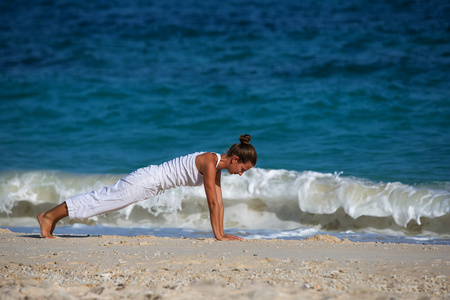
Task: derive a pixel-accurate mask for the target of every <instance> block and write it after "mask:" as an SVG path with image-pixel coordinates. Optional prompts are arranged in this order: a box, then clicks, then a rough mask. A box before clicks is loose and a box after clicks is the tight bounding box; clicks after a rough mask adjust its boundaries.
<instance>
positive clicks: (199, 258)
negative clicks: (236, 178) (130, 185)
mask: <svg viewBox="0 0 450 300" xmlns="http://www.w3.org/2000/svg"><path fill="white" fill-rule="evenodd" d="M449 254H450V246H448V245H414V244H389V243H388V244H384V243H383V244H382V243H374V242H371V243H360V242H350V241H348V240H346V239H342V240H340V239H338V238H336V237H333V236H329V235H316V236H313V237H310V238H307V239H305V240H295V241H293V240H243V241H236V242H218V241H216V240H215V239H210V238H198V239H188V238H167V237H154V236H147V235H145V236H144V235H141V236H134V237H125V236H113V235H107V236H106V235H105V236H82V235H61V236H58V238H56V239H52V240H48V239H43V238H40V236H39V235H38V234H22V233H15V232H11V231H9V230H8V229H0V255H1V260H0V268H1V270H2V272H1V273H0V278H1V279H0V299H24V298H25V297H27V299H41V298H46V299H63V298H66V299H71V298H76V299H124V298H128V297H131V298H132V299H211V298H214V299H229V298H238V299H275V298H283V299H298V298H299V297H304V298H308V299H354V298H367V299H389V298H396V299H419V298H424V297H425V298H430V299H450V291H449V285H450V282H449V276H450V256H449ZM8 297H9V298H8Z"/></svg>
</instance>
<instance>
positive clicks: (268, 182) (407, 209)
mask: <svg viewBox="0 0 450 300" xmlns="http://www.w3.org/2000/svg"><path fill="white" fill-rule="evenodd" d="M123 175H124V174H122V175H107V174H100V175H75V174H69V173H63V172H57V171H35V172H6V173H2V174H0V226H24V225H25V226H35V225H36V224H34V223H35V219H34V218H35V215H36V213H38V212H39V211H42V210H44V209H48V208H51V207H52V206H54V205H55V204H58V203H61V202H62V201H64V199H66V198H68V197H70V196H73V195H75V194H79V193H83V192H89V191H91V190H94V189H98V188H101V187H103V186H105V185H109V184H112V183H114V182H115V181H117V180H118V179H119V178H121V177H122V176H123ZM436 186H438V187H440V188H436ZM448 186H449V185H448V183H433V184H432V185H431V184H430V185H429V186H428V185H424V184H422V185H420V186H411V185H406V184H402V183H400V182H392V183H383V182H380V183H375V182H371V181H368V180H364V179H359V178H354V177H345V176H342V174H339V173H335V174H331V173H330V174H324V173H317V172H312V171H305V172H295V171H286V170H266V169H259V168H254V169H252V170H250V171H248V172H246V174H245V175H243V176H241V177H239V176H230V175H228V174H224V175H223V177H222V190H223V198H224V202H225V206H226V213H225V227H227V228H242V229H249V230H258V229H277V230H278V229H279V230H294V229H298V228H314V230H332V231H333V230H334V231H345V230H353V231H358V230H375V231H377V230H378V231H379V232H381V231H389V232H391V233H392V232H394V233H395V232H398V233H399V234H431V235H436V236H447V237H448V236H449V235H450V229H449V228H450V191H449V190H448ZM442 187H444V188H442ZM27 220H29V221H27ZM28 222H30V223H28ZM31 222H32V223H31ZM66 222H69V223H68V224H71V223H70V222H72V221H66ZM82 222H84V223H87V224H103V225H107V226H121V227H178V228H197V229H200V230H208V229H209V228H210V222H209V215H208V207H207V202H206V200H205V196H204V191H203V187H195V188H192V187H181V188H176V189H171V190H168V191H166V192H165V193H164V194H162V195H160V196H158V197H154V198H151V199H148V200H147V201H143V202H139V203H137V204H134V205H131V206H129V207H127V208H125V209H123V210H121V211H119V212H116V213H110V214H106V215H101V216H98V217H95V218H91V219H90V220H82ZM289 234H292V232H291V233H289Z"/></svg>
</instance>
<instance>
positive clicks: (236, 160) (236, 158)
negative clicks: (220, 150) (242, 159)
mask: <svg viewBox="0 0 450 300" xmlns="http://www.w3.org/2000/svg"><path fill="white" fill-rule="evenodd" d="M238 161H239V156H237V155H234V156H233V157H232V158H231V163H233V162H236V163H237V162H238Z"/></svg>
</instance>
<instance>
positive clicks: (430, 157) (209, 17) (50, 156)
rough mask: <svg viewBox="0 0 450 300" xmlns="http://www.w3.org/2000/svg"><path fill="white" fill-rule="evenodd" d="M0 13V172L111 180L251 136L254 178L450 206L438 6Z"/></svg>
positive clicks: (99, 4) (448, 102)
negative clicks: (325, 179)
mask: <svg viewBox="0 0 450 300" xmlns="http://www.w3.org/2000/svg"><path fill="white" fill-rule="evenodd" d="M0 11H1V20H2V21H1V22H0V154H1V155H0V170H1V171H4V172H10V171H12V172H29V171H37V172H44V171H45V170H57V171H62V172H67V173H74V174H108V173H112V174H124V173H128V172H131V171H133V170H134V169H136V168H139V167H142V166H146V165H148V164H156V163H158V164H159V163H162V162H164V161H166V160H168V159H171V158H173V157H175V156H178V155H183V154H187V153H191V152H195V151H217V152H223V151H225V150H227V149H228V147H229V146H230V145H231V144H232V143H235V142H237V138H238V136H239V135H240V134H242V133H249V134H251V135H252V137H253V140H252V142H253V144H254V145H255V147H256V149H257V151H258V155H259V158H258V165H257V166H258V167H259V168H262V169H276V170H280V169H285V170H293V171H297V172H303V171H305V170H306V171H308V170H311V171H315V172H320V173H333V172H343V174H342V176H350V177H354V178H359V179H361V180H366V179H367V180H369V181H371V182H374V183H377V182H386V183H389V182H401V183H403V184H407V185H409V186H413V187H416V186H421V187H422V186H425V187H426V188H432V189H438V190H443V191H445V192H446V193H448V192H449V191H450V188H449V185H450V183H449V182H450V18H448V16H450V3H449V2H448V1H440V0H431V1H406V0H405V1H395V2H392V1H371V2H361V1H331V0H330V1H269V0H265V1H226V2H223V1H173V0H169V1H159V2H154V1H153V2H150V1H125V0H117V1H103V0H92V1H88V2H86V1H83V2H73V1H66V0H54V1H50V0H49V1H43V0H42V1H32V2H30V1H0ZM74 192H77V190H76V191H74ZM3 193H4V195H2V197H3V198H5V199H6V198H7V199H10V196H8V195H9V194H8V192H3ZM8 197H9V198H8ZM3 198H2V199H3ZM22 200H27V201H28V200H29V199H22ZM0 201H3V202H6V201H8V200H0ZM33 201H34V200H33ZM55 201H56V200H55ZM442 201H443V204H442V207H443V208H442V207H441V210H440V211H441V212H443V213H444V214H447V216H448V206H449V204H448V203H449V201H450V200H449V199H448V198H445V197H444V198H443V200H442Z"/></svg>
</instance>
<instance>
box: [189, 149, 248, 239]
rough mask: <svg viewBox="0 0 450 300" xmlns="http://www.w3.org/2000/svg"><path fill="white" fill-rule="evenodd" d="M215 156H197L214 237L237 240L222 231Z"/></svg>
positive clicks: (222, 210)
mask: <svg viewBox="0 0 450 300" xmlns="http://www.w3.org/2000/svg"><path fill="white" fill-rule="evenodd" d="M214 157H215V155H214V154H212V153H205V154H203V155H202V156H199V157H198V158H199V161H198V164H197V166H198V169H199V171H200V172H201V173H202V174H203V182H204V186H205V193H206V199H207V201H208V207H209V216H210V221H211V226H212V229H213V233H214V236H215V237H216V239H217V240H219V241H221V240H238V239H241V238H239V237H236V236H233V235H226V234H225V233H224V231H223V215H224V206H223V201H222V189H221V186H220V175H221V172H220V170H216V162H215V159H214Z"/></svg>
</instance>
